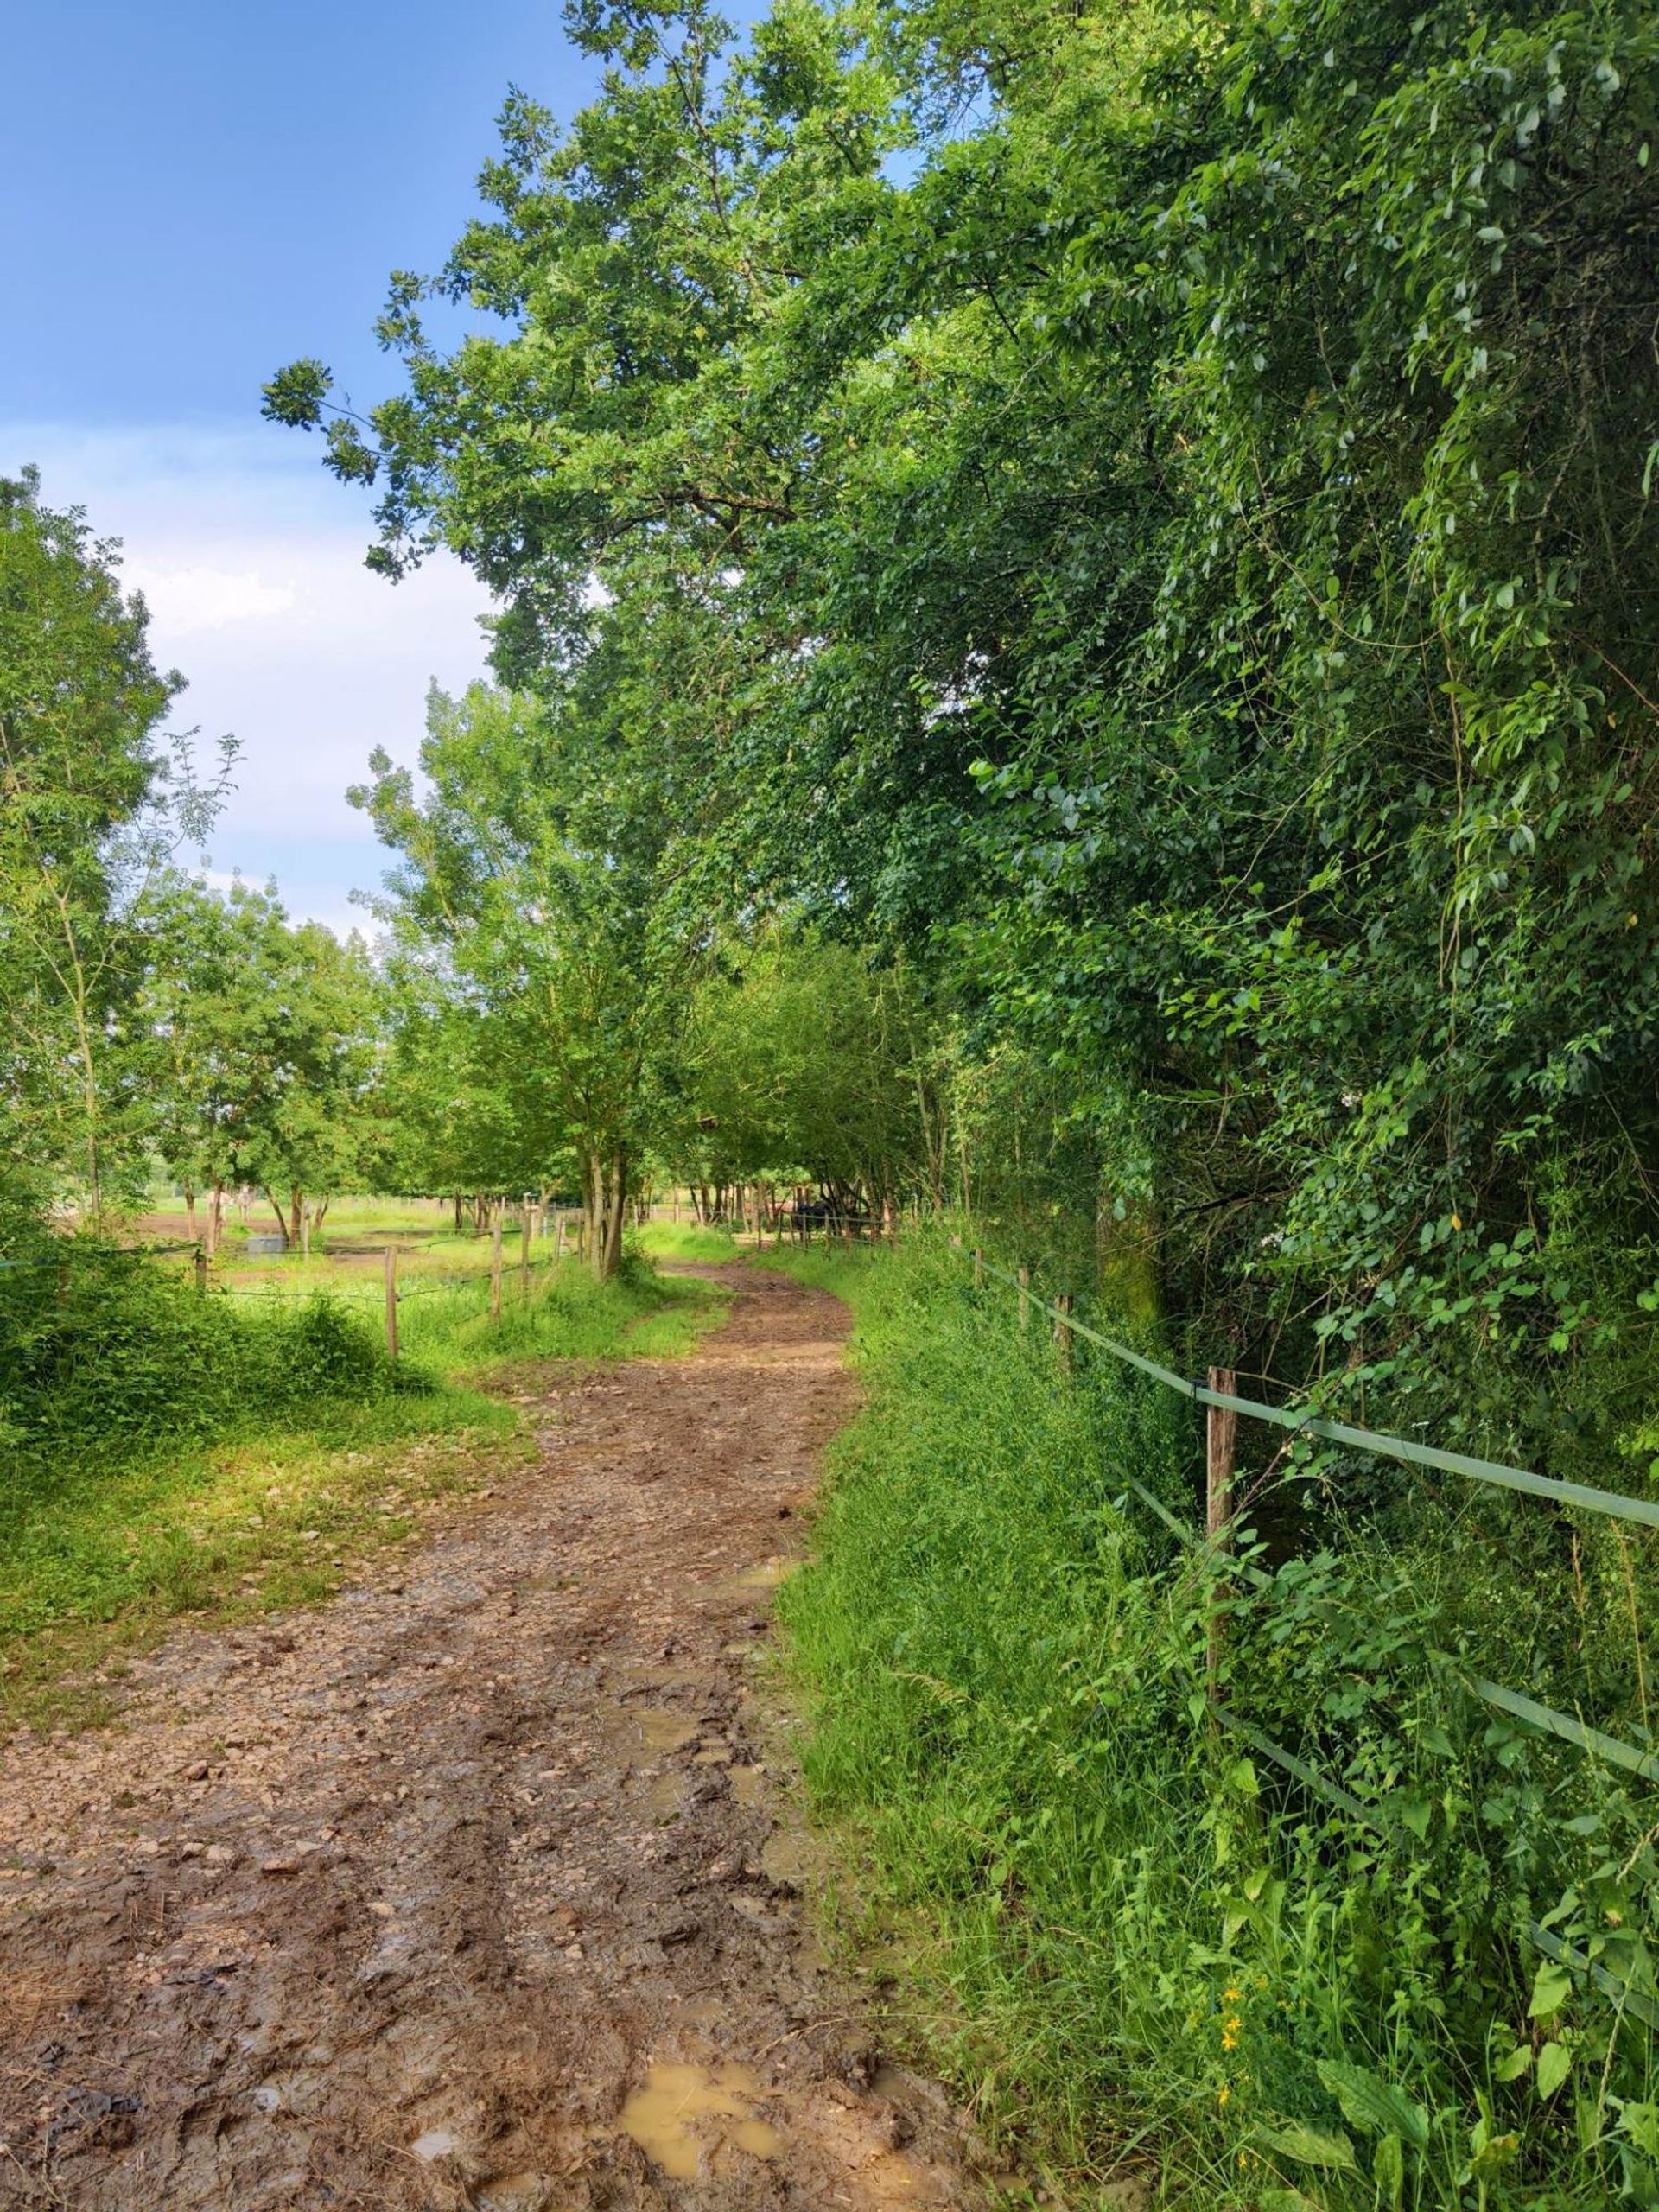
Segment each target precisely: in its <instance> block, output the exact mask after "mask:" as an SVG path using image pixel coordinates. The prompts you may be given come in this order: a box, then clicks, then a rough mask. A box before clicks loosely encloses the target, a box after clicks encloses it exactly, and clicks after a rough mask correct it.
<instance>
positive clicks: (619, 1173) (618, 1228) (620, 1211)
mask: <svg viewBox="0 0 1659 2212" xmlns="http://www.w3.org/2000/svg"><path fill="white" fill-rule="evenodd" d="M606 1180H607V1183H608V1185H609V1189H608V1191H607V1193H606V1195H607V1200H608V1204H607V1208H606V1213H605V1236H604V1242H603V1244H602V1247H601V1253H600V1263H599V1279H600V1281H601V1282H608V1281H610V1280H611V1277H612V1276H613V1274H615V1273H616V1271H617V1269H618V1268H620V1266H621V1264H622V1224H623V1223H624V1221H625V1220H626V1218H627V1201H628V1155H627V1151H626V1147H622V1148H620V1149H619V1150H618V1151H617V1152H616V1153H614V1154H613V1155H612V1158H611V1160H610V1162H609V1165H608V1168H607V1175H606Z"/></svg>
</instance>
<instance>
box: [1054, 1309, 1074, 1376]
mask: <svg viewBox="0 0 1659 2212" xmlns="http://www.w3.org/2000/svg"><path fill="white" fill-rule="evenodd" d="M1054 1303H1055V1306H1056V1307H1057V1308H1058V1311H1057V1313H1055V1316H1054V1349H1055V1350H1056V1351H1058V1354H1059V1356H1060V1367H1061V1370H1062V1372H1063V1373H1065V1374H1067V1375H1069V1374H1070V1373H1071V1319H1070V1315H1071V1292H1070V1291H1069V1290H1068V1291H1065V1292H1063V1293H1062V1294H1060V1296H1059V1297H1058V1298H1057V1299H1056V1300H1054Z"/></svg>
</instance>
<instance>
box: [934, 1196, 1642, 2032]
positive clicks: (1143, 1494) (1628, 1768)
mask: <svg viewBox="0 0 1659 2212" xmlns="http://www.w3.org/2000/svg"><path fill="white" fill-rule="evenodd" d="M951 1243H952V1246H953V1248H955V1249H957V1250H959V1251H960V1250H961V1249H962V1246H961V1240H960V1238H957V1237H953V1238H952V1239H951ZM963 1258H964V1259H965V1260H967V1261H969V1262H971V1264H972V1267H973V1269H974V1280H975V1285H976V1287H978V1286H979V1285H980V1284H982V1282H983V1281H984V1280H985V1279H986V1278H987V1277H988V1276H989V1277H994V1278H995V1279H996V1280H997V1281H1001V1282H1002V1283H1005V1284H1007V1286H1008V1287H1010V1288H1012V1289H1013V1290H1014V1292H1016V1293H1017V1294H1018V1296H1019V1299H1020V1319H1021V1323H1022V1325H1023V1324H1024V1323H1025V1321H1026V1320H1027V1317H1028V1315H1029V1313H1032V1312H1033V1311H1034V1312H1038V1313H1043V1314H1045V1315H1046V1316H1047V1317H1048V1318H1049V1319H1050V1320H1051V1321H1052V1325H1053V1328H1054V1332H1055V1336H1056V1339H1057V1341H1058V1342H1060V1343H1061V1344H1067V1345H1069V1342H1070V1338H1071V1337H1073V1336H1076V1337H1081V1338H1084V1340H1085V1341H1086V1342H1087V1343H1089V1344H1094V1345H1096V1347H1097V1348H1098V1349H1099V1350H1101V1351H1104V1352H1106V1353H1108V1354H1109V1355H1110V1357H1112V1358H1114V1359H1116V1360H1117V1361H1120V1362H1121V1363H1123V1364H1124V1365H1126V1366H1128V1367H1132V1368H1134V1369H1135V1370H1138V1371H1139V1372H1140V1373H1141V1374H1143V1375H1146V1376H1150V1377H1151V1378H1152V1379H1153V1380H1154V1382H1156V1383H1160V1384H1162V1385H1163V1387H1164V1388H1165V1389H1169V1390H1173V1391H1176V1392H1179V1395H1181V1396H1183V1397H1184V1398H1187V1399H1190V1400H1191V1401H1192V1402H1193V1403H1194V1404H1196V1405H1200V1406H1204V1407H1206V1408H1213V1409H1215V1410H1217V1411H1219V1412H1224V1413H1226V1414H1231V1415H1234V1416H1236V1417H1243V1418H1244V1419H1246V1420H1249V1421H1262V1422H1266V1423H1268V1424H1270V1425H1271V1426H1273V1427H1277V1428H1281V1429H1284V1430H1287V1431H1288V1432H1289V1433H1291V1435H1292V1437H1293V1438H1300V1437H1310V1438H1318V1439H1319V1440H1322V1441H1324V1442H1326V1443H1331V1444H1337V1445H1341V1446H1344V1447H1345V1448H1347V1449H1349V1450H1351V1451H1356V1452H1368V1453H1370V1454H1372V1455H1373V1456H1375V1457H1376V1458H1380V1459H1393V1460H1395V1461H1397V1462H1400V1463H1402V1464H1403V1465H1408V1466H1423V1467H1433V1468H1434V1469H1437V1470H1439V1471H1444V1472H1446V1473H1451V1474H1457V1475H1462V1476H1464V1477H1465V1478H1467V1479H1469V1480H1470V1481H1471V1482H1478V1483H1484V1484H1491V1485H1492V1486H1493V1487H1495V1488H1498V1489H1503V1490H1509V1491H1518V1492H1520V1493H1521V1494H1522V1495H1523V1496H1526V1497H1536V1498H1545V1499H1548V1500H1550V1501H1551V1502H1553V1503H1556V1504H1559V1505H1562V1506H1566V1507H1570V1508H1573V1509H1576V1510H1581V1511H1587V1512H1591V1513H1598V1514H1601V1515H1603V1516H1607V1517H1608V1518H1611V1519H1613V1520H1616V1521H1621V1522H1637V1523H1640V1524H1642V1525H1643V1526H1645V1527H1649V1528H1659V1505H1656V1504H1655V1503H1653V1502H1652V1501H1651V1500H1649V1499H1647V1498H1640V1497H1629V1496H1627V1495H1626V1494H1624V1492H1622V1491H1611V1490H1599V1489H1597V1488H1595V1487H1594V1486H1593V1485H1592V1484H1586V1483H1569V1482H1561V1481H1558V1480H1557V1479H1555V1478H1554V1477H1552V1476H1548V1475H1541V1474H1537V1473H1535V1472H1534V1471H1532V1470H1530V1469H1529V1468H1525V1467H1512V1466H1509V1465H1505V1464H1504V1463H1503V1462H1502V1461H1500V1460H1493V1459H1479V1458H1477V1457H1474V1456H1473V1455H1471V1454H1470V1453H1467V1452H1445V1451H1441V1450H1440V1449H1439V1448H1438V1447H1437V1446H1433V1445H1427V1444H1421V1443H1418V1442H1417V1441H1415V1440H1414V1439H1412V1438H1409V1437H1400V1436H1389V1435H1386V1434H1384V1433H1382V1432H1380V1431H1377V1430H1374V1429H1369V1428H1359V1427H1354V1426H1353V1425H1352V1424H1351V1423H1349V1422H1346V1421H1332V1420H1328V1419H1327V1418H1325V1416H1324V1415H1323V1414H1319V1412H1318V1411H1317V1410H1316V1409H1315V1408H1313V1407H1312V1406H1301V1407H1295V1406H1274V1405H1269V1404H1267V1403H1265V1402H1263V1401H1262V1400H1259V1399H1255V1398H1245V1397H1241V1396H1239V1395H1237V1393H1236V1392H1235V1391H1232V1390H1229V1389H1217V1387H1215V1386H1214V1384H1213V1383H1201V1382H1199V1381H1198V1380H1196V1379H1195V1378H1189V1377H1188V1376H1183V1375H1179V1374H1177V1373H1176V1371H1175V1370H1173V1368H1169V1367H1166V1366H1163V1365H1161V1364H1160V1363H1159V1362H1158V1361H1157V1360H1155V1359H1150V1358H1148V1357H1147V1355H1146V1354H1145V1353H1144V1352H1139V1351H1135V1350H1134V1349H1133V1347H1132V1346H1130V1345H1128V1344H1122V1343H1120V1342H1119V1341H1118V1340H1117V1339H1116V1338H1113V1337H1109V1336H1107V1335H1105V1334H1103V1332H1101V1331H1100V1330H1098V1329H1094V1328H1090V1326H1089V1325H1088V1324H1087V1323H1086V1322H1084V1321H1081V1320H1079V1319H1077V1316H1076V1315H1075V1314H1074V1313H1072V1312H1071V1303H1070V1301H1069V1300H1066V1301H1065V1302H1064V1303H1061V1304H1056V1303H1053V1302H1052V1301H1050V1300H1045V1299H1044V1298H1042V1297H1041V1295H1040V1294H1039V1293H1038V1292H1036V1291H1034V1290H1033V1288H1032V1287H1031V1286H1030V1281H1029V1277H1028V1275H1027V1274H1026V1272H1025V1271H1024V1270H1021V1271H1020V1272H1018V1273H1014V1272H1010V1270H1009V1269H1007V1268H1001V1267H999V1266H998V1265H997V1264H996V1263H995V1262H994V1261H992V1260H989V1259H988V1258H987V1257H986V1255H985V1254H984V1253H983V1251H982V1250H978V1249H974V1250H971V1251H966V1252H963ZM1211 1372H1212V1373H1213V1372H1215V1370H1211ZM1122 1481H1123V1483H1124V1484H1125V1491H1124V1496H1125V1499H1126V1500H1127V1498H1128V1497H1129V1496H1134V1497H1136V1498H1138V1499H1139V1501H1140V1502H1141V1504H1143V1505H1144V1506H1146V1507H1147V1510H1149V1511H1151V1512H1152V1513H1153V1514H1154V1515H1155V1516H1156V1517H1157V1518H1158V1519H1159V1520H1160V1522H1162V1523H1163V1524H1164V1525H1165V1527H1166V1528H1167V1529H1169V1530H1170V1532H1171V1533H1172V1534H1173V1535H1175V1536H1176V1537H1177V1538H1179V1541H1180V1542H1181V1543H1182V1544H1183V1545H1184V1546H1185V1547H1186V1548H1188V1549H1189V1550H1190V1551H1191V1552H1192V1553H1193V1554H1196V1555H1197V1556H1198V1558H1199V1560H1201V1561H1202V1563H1203V1564H1204V1565H1205V1567H1206V1568H1207V1569H1208V1570H1209V1571H1211V1572H1212V1573H1214V1574H1215V1575H1216V1576H1217V1578H1220V1577H1222V1576H1224V1575H1225V1574H1228V1573H1239V1574H1242V1575H1243V1577H1244V1578H1245V1579H1247V1580H1249V1581H1251V1582H1252V1583H1253V1584H1255V1586H1256V1587H1258V1588H1259V1589H1266V1588H1270V1587H1271V1586H1272V1584H1273V1578H1272V1577H1271V1576H1270V1575H1268V1574H1267V1573H1263V1572H1262V1569H1261V1568H1259V1567H1256V1566H1255V1564H1254V1562H1252V1561H1249V1560H1243V1561H1241V1560H1234V1559H1233V1558H1231V1557H1230V1554H1229V1551H1228V1545H1229V1542H1230V1535H1231V1527H1230V1515H1228V1516H1225V1517H1224V1519H1223V1520H1222V1521H1221V1522H1219V1524H1218V1523H1217V1519H1216V1516H1215V1514H1214V1512H1213V1503H1214V1501H1213V1498H1212V1513H1211V1527H1210V1528H1209V1529H1207V1530H1206V1529H1198V1528H1197V1527H1196V1526H1194V1525H1192V1523H1190V1522H1184V1521H1182V1520H1181V1519H1180V1517H1179V1516H1178V1515H1177V1514H1175V1513H1173V1512H1172V1511H1171V1510H1170V1509H1169V1507H1168V1506H1167V1505H1166V1503H1165V1502H1164V1501H1163V1499H1162V1498H1160V1497H1158V1496H1157V1495H1156V1494H1155V1493H1154V1491H1151V1490H1149V1489H1148V1488H1147V1485H1146V1484H1144V1483H1142V1482H1141V1481H1140V1480H1139V1479H1138V1478H1136V1477H1135V1476H1133V1475H1128V1474H1125V1475H1123V1476H1122ZM1428 1659H1429V1664H1430V1666H1431V1668H1432V1669H1433V1671H1434V1672H1435V1673H1436V1674H1437V1675H1440V1676H1442V1677H1443V1678H1445V1679H1447V1680H1454V1681H1456V1683H1457V1685H1458V1687H1459V1688H1461V1689H1463V1690H1464V1691H1465V1692H1466V1693H1467V1694H1471V1695H1472V1696H1473V1697H1475V1698H1476V1699H1478V1700H1479V1701H1480V1702H1481V1703H1483V1704H1484V1705H1486V1706H1488V1707H1491V1709H1493V1710H1494V1711H1497V1712H1498V1713H1503V1714H1504V1715H1505V1716H1506V1717H1507V1718H1508V1719H1510V1720H1513V1721H1518V1722H1519V1723H1520V1724H1521V1725H1522V1726H1523V1727H1525V1728H1529V1729H1531V1730H1533V1731H1535V1732H1536V1733H1537V1734H1539V1735H1541V1736H1546V1737H1550V1738H1555V1739H1556V1740H1558V1741H1560V1742H1562V1743H1565V1744H1568V1745H1572V1746H1573V1748H1574V1749H1575V1750H1577V1751H1581V1752H1583V1753H1585V1754H1586V1756H1587V1757H1588V1758H1592V1759H1598V1760H1601V1761H1603V1762H1605V1764H1608V1765H1611V1766H1615V1767H1618V1769H1620V1770H1622V1771H1623V1772H1624V1773H1628V1774H1630V1775H1632V1776H1634V1777H1636V1778H1637V1780H1638V1781H1640V1782H1644V1783H1659V1751H1656V1750H1653V1749H1649V1748H1643V1747H1642V1746H1639V1745H1635V1744H1630V1743H1626V1742H1625V1741H1624V1739H1623V1738H1620V1737H1617V1736H1612V1735H1609V1734H1607V1733H1606V1732H1605V1731H1603V1730H1601V1729H1599V1728H1596V1727H1594V1726H1591V1725H1589V1724H1588V1723H1587V1722H1586V1721H1585V1720H1584V1719H1583V1718H1582V1717H1581V1716H1578V1715H1574V1714H1573V1713H1560V1712H1557V1711H1556V1710H1555V1709H1554V1707H1551V1706H1548V1705H1544V1704H1541V1702H1540V1701H1539V1700H1537V1699H1535V1698H1533V1697H1529V1696H1528V1695H1527V1694H1525V1693H1524V1692H1522V1691H1520V1690H1516V1689H1510V1688H1505V1687H1504V1686H1503V1684H1501V1683H1497V1682H1492V1681H1487V1680H1485V1679H1484V1677H1482V1676H1480V1675H1471V1674H1469V1673H1468V1672H1466V1671H1465V1669H1463V1668H1461V1667H1460V1666H1459V1664H1458V1663H1457V1662H1456V1661H1455V1660H1453V1659H1452V1657H1451V1656H1450V1655H1449V1654H1446V1653H1443V1652H1431V1653H1430V1654H1429V1655H1428ZM1210 1709H1211V1717H1212V1718H1213V1719H1215V1720H1216V1721H1217V1723H1218V1724H1219V1725H1220V1726H1222V1727H1224V1728H1226V1729H1227V1730H1229V1731H1230V1732H1231V1733H1232V1734H1233V1735H1235V1736H1236V1737H1237V1738H1239V1740H1240V1741H1241V1742H1243V1743H1244V1744H1247V1745H1249V1747H1250V1748H1251V1749H1252V1750H1253V1751H1255V1752H1256V1753H1257V1754H1258V1755H1259V1756H1261V1757H1262V1758H1266V1759H1268V1761H1270V1762H1271V1764H1274V1765H1275V1766H1277V1767H1278V1768H1279V1769H1280V1770H1281V1772H1283V1773H1285V1774H1287V1775H1288V1776H1290V1777H1291V1778H1292V1779H1293V1780H1294V1781H1295V1782H1298V1783H1300V1784H1301V1785H1302V1787H1303V1788H1304V1789H1307V1790H1308V1791H1310V1792H1311V1793H1312V1794H1313V1796H1316V1797H1319V1799H1321V1800H1322V1801H1323V1802H1325V1803H1326V1804H1327V1805H1330V1806H1332V1808H1334V1809H1335V1810H1337V1811H1338V1812H1339V1813H1341V1814H1342V1815H1344V1818H1346V1819H1348V1820H1351V1821H1356V1822H1357V1823H1358V1824H1359V1825H1360V1826H1362V1827H1364V1828H1366V1829H1367V1830H1368V1831H1370V1834H1373V1835H1375V1836H1376V1837H1378V1838H1379V1839H1381V1840H1383V1842H1384V1843H1385V1844H1387V1845H1389V1846H1390V1847H1395V1848H1402V1849H1403V1848H1407V1847H1408V1843H1407V1839H1406V1837H1405V1836H1404V1835H1403V1834H1402V1830H1401V1827H1400V1826H1399V1824H1398V1823H1395V1822H1390V1821H1386V1820H1384V1819H1382V1818H1380V1817H1379V1815H1378V1814H1377V1813H1376V1811H1374V1810H1373V1809H1372V1808H1369V1807H1367V1806H1366V1805H1364V1804H1363V1803H1362V1802H1360V1800H1359V1799H1358V1798H1357V1796H1354V1794H1353V1793H1352V1791H1351V1790H1348V1789H1344V1788H1343V1787H1342V1785H1341V1784H1340V1783H1337V1782H1334V1781H1332V1778H1331V1777H1329V1776H1328V1775H1326V1774H1324V1773H1322V1772H1320V1770H1319V1769H1318V1768H1317V1767H1315V1766H1313V1764H1310V1763H1309V1762H1308V1761H1307V1760H1306V1759H1304V1758H1300V1757H1299V1756H1298V1755H1297V1754H1296V1753H1295V1752H1294V1751H1290V1750H1288V1749H1287V1747H1286V1746H1285V1745H1283V1744H1281V1743H1279V1742H1277V1741H1275V1739H1274V1738H1272V1737H1270V1736H1268V1735H1267V1734H1265V1733H1264V1732H1262V1730H1260V1729H1258V1728H1257V1727H1256V1726H1255V1725H1254V1723H1252V1722H1251V1721H1249V1720H1248V1719H1245V1718H1244V1717H1243V1715H1242V1714H1241V1713H1236V1712H1235V1711H1233V1710H1232V1709H1231V1707H1228V1706H1224V1705H1223V1704H1222V1703H1221V1702H1220V1701H1219V1699H1218V1698H1217V1696H1216V1695H1215V1694H1214V1692H1213V1681H1212V1695H1211V1707H1210ZM1525 1925H1526V1934H1527V1936H1528V1938H1529V1941H1530V1942H1531V1943H1532V1944H1533V1946H1534V1948H1535V1949H1536V1950H1538V1951H1539V1952H1540V1953H1541V1955H1543V1956H1544V1957H1546V1958H1548V1959H1550V1960H1552V1961H1554V1962H1555V1963H1557V1964H1559V1965H1565V1966H1567V1967H1570V1968H1572V1969H1573V1970H1574V1971H1575V1972H1577V1973H1578V1974H1580V1975H1582V1976H1583V1977H1584V1978H1585V1979H1586V1980H1587V1981H1588V1982H1589V1983H1590V1984H1591V1986H1593V1987H1594V1988H1595V1989H1596V1990H1598V1991H1599V1993H1600V1994H1601V1995H1602V1996H1604V1997H1605V1998H1606V1999H1609V2001H1610V2002H1611V2003H1612V2004H1613V2005H1615V2006H1616V2007H1617V2008H1618V2009H1619V2010H1620V2011H1621V2012H1627V2013H1629V2014H1630V2016H1631V2018H1635V2019H1637V2020H1640V2021H1641V2022H1642V2023H1643V2025H1644V2026H1646V2027H1649V2028H1650V2029H1659V2000H1656V1999H1655V1998H1653V1997H1651V1996H1649V1994H1647V1993H1644V1992H1643V1991H1642V1990H1640V1989H1637V1988H1633V1987H1632V1986H1631V1985H1630V1982H1629V1981H1628V1980H1625V1979H1624V1977H1623V1976H1622V1975H1619V1974H1615V1973H1613V1972H1612V1971H1611V1969H1609V1968H1608V1967H1605V1966H1603V1965H1602V1964H1600V1963H1599V1961H1596V1960H1594V1959H1592V1958H1591V1957H1590V1956H1589V1955H1587V1954H1586V1953H1585V1952H1583V1951H1581V1950H1580V1949H1578V1948H1576V1947H1575V1946H1574V1945H1573V1944H1571V1943H1567V1942H1564V1941H1563V1940H1562V1939H1561V1938H1560V1937H1559V1936H1556V1935H1554V1933H1553V1932H1552V1931H1551V1930H1550V1929H1547V1928H1545V1927H1543V1926H1541V1924H1540V1923H1538V1922H1536V1921H1532V1920H1529V1921H1528V1922H1527V1923H1526V1924H1525Z"/></svg>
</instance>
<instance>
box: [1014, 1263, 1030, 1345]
mask: <svg viewBox="0 0 1659 2212" xmlns="http://www.w3.org/2000/svg"><path fill="white" fill-rule="evenodd" d="M1014 1281H1016V1282H1017V1283H1018V1284H1019V1286H1020V1330H1021V1332H1022V1333H1023V1332H1024V1331H1026V1330H1027V1329H1028V1328H1029V1327H1030V1326H1031V1269H1030V1268H1015V1269H1014Z"/></svg>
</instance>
